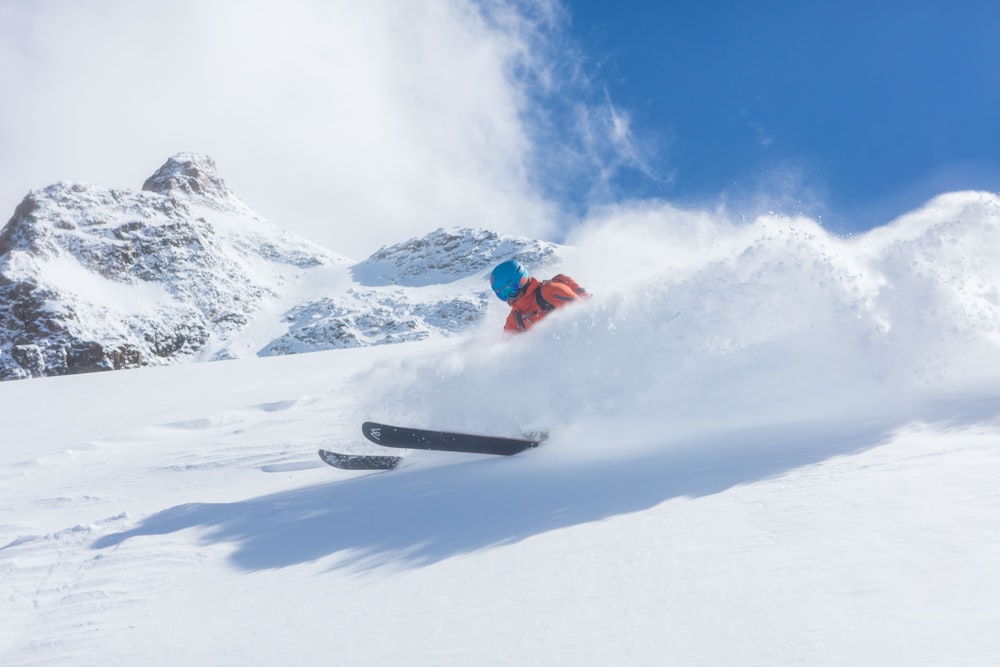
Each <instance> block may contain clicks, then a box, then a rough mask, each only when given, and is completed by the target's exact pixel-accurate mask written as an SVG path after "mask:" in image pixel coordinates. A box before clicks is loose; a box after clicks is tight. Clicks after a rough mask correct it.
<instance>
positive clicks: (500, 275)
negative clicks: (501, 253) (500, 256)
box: [490, 259, 528, 301]
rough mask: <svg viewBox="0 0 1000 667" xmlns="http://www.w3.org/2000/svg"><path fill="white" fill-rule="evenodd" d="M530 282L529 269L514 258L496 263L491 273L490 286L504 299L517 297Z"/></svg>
mask: <svg viewBox="0 0 1000 667" xmlns="http://www.w3.org/2000/svg"><path fill="white" fill-rule="evenodd" d="M527 284H528V271H527V270H526V269H525V268H524V267H523V266H521V265H520V263H518V262H515V261H514V260H512V259H509V260H507V261H506V262H502V263H500V264H497V265H496V268H494V269H493V273H491V274H490V287H492V288H493V292H494V294H496V295H497V297H498V298H500V299H501V300H502V301H510V300H511V299H513V298H515V297H517V296H518V295H519V294H520V292H521V290H522V289H523V288H524V286H525V285H527Z"/></svg>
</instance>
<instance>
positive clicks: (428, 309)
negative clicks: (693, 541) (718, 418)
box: [0, 153, 556, 379]
mask: <svg viewBox="0 0 1000 667" xmlns="http://www.w3.org/2000/svg"><path fill="white" fill-rule="evenodd" d="M418 249H420V251H418ZM511 256H517V257H520V258H522V259H524V260H526V261H528V262H529V264H531V265H533V266H535V267H541V266H542V265H544V264H545V263H551V262H552V261H553V260H554V259H555V258H556V248H555V246H553V245H551V244H547V243H542V242H539V241H532V240H529V239H523V238H514V237H510V236H499V235H497V234H494V233H491V232H486V231H481V230H473V229H451V230H444V229H439V230H437V231H435V232H431V233H429V234H427V235H426V236H424V237H422V238H419V239H412V240H410V241H408V242H406V243H403V244H400V245H398V246H393V247H389V248H383V249H381V250H380V251H379V252H378V253H376V254H375V255H374V256H373V257H371V258H369V259H368V260H366V261H364V262H361V263H360V264H356V263H354V262H352V261H349V260H348V259H346V258H345V257H342V256H339V255H337V254H335V253H333V252H330V251H328V250H326V249H324V248H321V247H319V246H317V245H315V244H313V243H310V242H308V241H306V240H304V239H301V238H297V237H295V236H293V235H292V234H290V233H288V232H286V231H285V230H283V229H281V228H280V227H278V226H276V225H274V224H272V223H270V222H268V221H266V220H264V219H262V218H261V217H260V216H259V215H257V214H256V213H254V212H253V211H252V210H251V209H250V208H249V207H248V206H247V205H246V204H245V203H244V202H243V201H241V200H240V199H239V198H238V197H237V196H236V195H235V194H234V193H233V192H232V191H231V190H229V188H227V187H226V185H225V183H224V182H223V181H222V179H221V178H220V177H219V175H218V174H217V173H216V169H215V164H214V162H213V161H212V160H211V158H209V157H207V156H204V155H198V154H191V153H183V154H179V155H176V156H174V157H172V158H170V159H169V160H167V162H166V163H165V164H164V165H163V166H162V167H161V168H160V169H159V170H157V172H156V173H155V174H153V175H152V176H151V177H150V178H149V179H148V180H147V181H146V183H145V184H144V185H143V189H142V191H131V190H112V189H108V188H102V187H98V186H93V185H86V184H80V183H57V184H55V185H52V186H50V187H48V188H44V189H42V190H39V191H34V192H32V193H30V194H29V195H28V196H27V197H26V198H25V199H24V201H23V202H22V203H21V204H20V206H18V208H17V210H16V211H15V213H14V216H13V218H12V219H11V220H10V222H9V223H8V224H7V225H6V227H5V228H4V229H3V232H2V233H0V379H11V378H24V377H38V376H46V375H63V374H73V373H81V372H88V371H94V370H107V369H120V368H132V367H137V366H155V365H164V364H169V363H175V362H177V361H185V360H192V359H197V360H213V359H225V358H233V357H241V356H247V355H256V354H261V355H273V354H287V353H292V352H304V351H316V350H325V349H335V348H340V347H354V346H359V345H371V344H380V343H392V342H401V341H407V340H419V339H423V338H426V337H429V336H434V335H452V334H454V333H456V332H459V331H463V330H467V329H469V328H470V327H472V326H474V325H476V324H478V323H479V322H480V321H481V319H482V316H483V313H484V311H485V308H486V301H487V297H488V290H487V288H486V284H485V282H484V281H483V276H484V275H485V273H486V271H487V270H488V267H489V266H490V265H491V264H493V263H495V262H496V261H501V260H503V259H506V258H507V257H511ZM442 284H447V289H446V290H439V289H436V288H437V287H438V286H440V285H442Z"/></svg>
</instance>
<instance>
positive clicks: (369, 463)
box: [319, 449, 403, 470]
mask: <svg viewBox="0 0 1000 667" xmlns="http://www.w3.org/2000/svg"><path fill="white" fill-rule="evenodd" d="M319 457H320V458H321V459H323V461H324V462H325V463H328V464H329V465H332V466H333V467H334V468H340V469H342V470H392V469H393V468H395V467H396V466H398V465H399V462H400V461H402V460H403V457H402V456H370V455H366V454H338V453H337V452H330V451H327V450H325V449H321V450H319Z"/></svg>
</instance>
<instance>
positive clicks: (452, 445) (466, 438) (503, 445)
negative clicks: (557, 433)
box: [361, 422, 544, 456]
mask: <svg viewBox="0 0 1000 667" xmlns="http://www.w3.org/2000/svg"><path fill="white" fill-rule="evenodd" d="M361 432H362V433H364V435H365V437H366V438H368V439H369V440H371V441H372V442H374V443H375V444H377V445H383V446H385V447H402V448H404V449H433V450H436V451H440V452H465V453H468V454H500V455H503V456H511V455H513V454H517V453H518V452H523V451H524V450H526V449H531V448H532V447H537V446H538V443H539V442H541V441H542V440H543V439H544V438H539V439H532V438H498V437H495V436H491V435H471V434H468V433H453V432H451V431H428V430H425V429H420V428H406V427H403V426H389V425H387V424H378V423H376V422H365V423H364V424H362V425H361Z"/></svg>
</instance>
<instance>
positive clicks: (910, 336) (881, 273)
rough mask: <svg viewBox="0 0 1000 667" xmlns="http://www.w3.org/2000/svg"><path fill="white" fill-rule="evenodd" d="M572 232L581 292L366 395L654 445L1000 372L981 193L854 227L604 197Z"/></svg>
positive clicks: (951, 386)
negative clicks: (573, 302)
mask: <svg viewBox="0 0 1000 667" xmlns="http://www.w3.org/2000/svg"><path fill="white" fill-rule="evenodd" d="M637 239H641V240H642V241H641V243H637ZM573 245H574V246H575V251H574V253H573V254H571V255H570V256H569V257H568V259H567V260H566V264H565V266H564V267H563V269H565V270H566V271H568V272H569V273H572V274H573V275H574V276H575V277H576V278H578V279H579V280H580V282H581V283H583V284H584V285H585V286H587V287H588V288H589V289H590V290H591V291H592V292H593V294H594V297H593V298H592V299H591V300H590V301H589V302H587V303H586V304H584V305H580V306H575V307H573V308H569V309H566V310H564V311H561V312H559V313H556V314H555V315H553V316H552V317H550V318H549V319H548V320H546V321H545V322H543V323H542V324H541V325H539V326H538V327H537V328H536V329H534V330H533V331H532V332H531V333H530V334H528V335H525V336H522V337H518V338H514V339H510V340H500V338H501V337H500V335H499V333H498V332H499V328H500V317H501V315H502V313H503V311H504V310H505V306H503V304H500V303H499V302H497V303H496V304H495V306H494V307H495V309H496V310H495V311H494V313H495V316H494V317H493V318H492V320H491V323H490V324H491V326H492V327H495V328H494V329H491V330H489V331H484V332H483V333H481V334H480V335H479V336H478V338H477V339H475V340H472V341H469V342H468V343H467V344H466V345H465V346H464V347H462V348H460V349H458V350H456V351H453V352H452V353H450V355H448V356H446V357H444V358H439V357H432V358H430V359H424V360H416V361H410V362H407V363H405V364H404V365H403V366H402V367H394V368H392V369H382V372H384V373H387V374H389V373H391V374H393V375H394V376H395V377H396V378H397V379H396V380H394V382H386V383H375V384H376V385H381V387H380V388H379V389H378V390H377V391H376V396H374V397H372V399H371V401H370V403H371V405H369V408H368V409H369V410H370V411H371V412H374V413H377V414H378V415H379V416H380V417H381V418H383V419H385V420H388V421H393V420H402V419H405V420H407V421H409V422H414V421H416V423H419V424H424V425H438V426H450V427H453V428H457V429H466V430H480V431H483V430H485V431H496V430H503V431H505V432H508V433H515V432H517V430H518V429H523V428H527V429H533V428H538V429H552V431H553V433H554V434H555V433H558V431H559V430H560V429H563V432H564V433H565V432H566V429H570V430H571V431H572V432H573V440H574V442H577V443H578V442H580V441H584V442H586V441H587V440H593V441H595V442H596V440H598V439H603V440H607V438H609V437H614V436H613V434H612V433H608V432H602V428H603V426H602V425H607V428H608V429H611V428H614V425H620V424H622V420H629V421H630V422H633V423H639V424H648V425H649V426H650V427H651V428H655V433H657V435H656V437H655V438H652V439H651V442H652V441H654V440H655V441H656V442H658V443H662V439H661V438H662V429H663V428H668V429H669V431H670V432H671V433H672V434H674V435H675V436H676V437H683V435H684V434H686V433H694V432H699V433H706V432H712V431H719V432H724V431H730V430H736V429H740V430H742V429H747V428H753V427H755V426H763V425H772V424H775V423H795V422H797V421H799V420H813V421H815V420H831V421H833V422H835V421H837V420H839V419H843V418H844V416H845V415H848V414H850V415H853V417H852V419H854V420H855V421H856V420H857V419H858V418H859V417H861V418H865V417H871V418H877V419H890V420H894V419H901V418H903V417H911V418H912V417H914V416H915V415H917V414H926V410H927V408H928V402H932V401H933V400H935V398H936V397H937V396H938V395H942V394H943V393H945V392H951V393H953V392H954V391H961V390H963V389H972V388H981V387H982V385H983V383H991V384H993V385H995V384H996V378H997V377H998V376H1000V375H998V371H1000V293H998V285H1000V268H998V267H997V264H996V261H995V258H996V257H998V256H1000V198H998V197H996V196H993V195H989V194H985V193H956V194H951V195H945V196H942V197H939V198H937V199H935V200H934V201H932V202H930V203H929V204H928V205H927V206H926V207H924V208H922V209H920V210H918V211H916V212H914V213H911V214H909V215H907V216H905V217H903V218H900V219H899V220H897V221H895V222H894V223H893V224H891V225H889V226H887V227H884V228H881V229H878V230H875V231H873V232H870V233H868V234H865V235H863V236H857V237H853V238H847V239H844V238H838V237H835V236H831V235H830V234H829V233H827V232H826V231H825V230H823V228H822V227H820V226H819V225H818V224H817V223H816V222H814V221H812V220H809V219H805V218H786V217H779V216H768V217H761V218H758V219H757V220H755V221H753V222H752V223H750V224H734V223H732V222H731V221H729V220H727V219H725V218H724V217H722V216H720V215H713V214H710V213H705V212H701V213H698V212H690V211H682V210H678V209H674V208H671V207H670V206H667V205H662V204H648V203H647V204H645V205H642V206H637V207H633V208H616V209H609V210H606V211H605V212H603V214H601V215H600V216H597V217H595V219H594V220H592V222H591V223H590V224H589V225H588V226H587V227H586V228H585V229H584V230H581V232H580V233H579V235H578V236H577V238H576V239H575V243H574V244H573ZM543 277H545V276H543ZM400 377H402V378H403V381H402V382H399V380H398V378H400ZM394 384H395V386H396V387H397V388H396V389H390V390H388V391H387V390H386V389H385V387H391V386H393V385H394ZM692 387H697V388H701V390H699V391H694V392H692V391H690V388H692ZM706 387H707V388H710V391H709V392H708V393H706V392H705V391H704V388H706ZM431 388H433V391H432V390H431ZM994 388H995V387H994ZM384 406H406V407H405V408H401V409H400V408H395V409H396V411H397V413H392V414H389V413H391V412H392V410H390V409H388V408H386V407H384ZM918 407H919V408H920V409H922V410H923V411H924V412H923V413H918V412H916V410H917V408H918ZM400 410H403V411H405V413H406V414H398V412H399V411H400ZM628 431H629V433H630V434H632V435H633V437H638V438H640V439H641V435H639V434H641V433H642V429H636V428H629V429H628ZM597 434H600V437H598V436H597ZM638 444H641V443H638Z"/></svg>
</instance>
